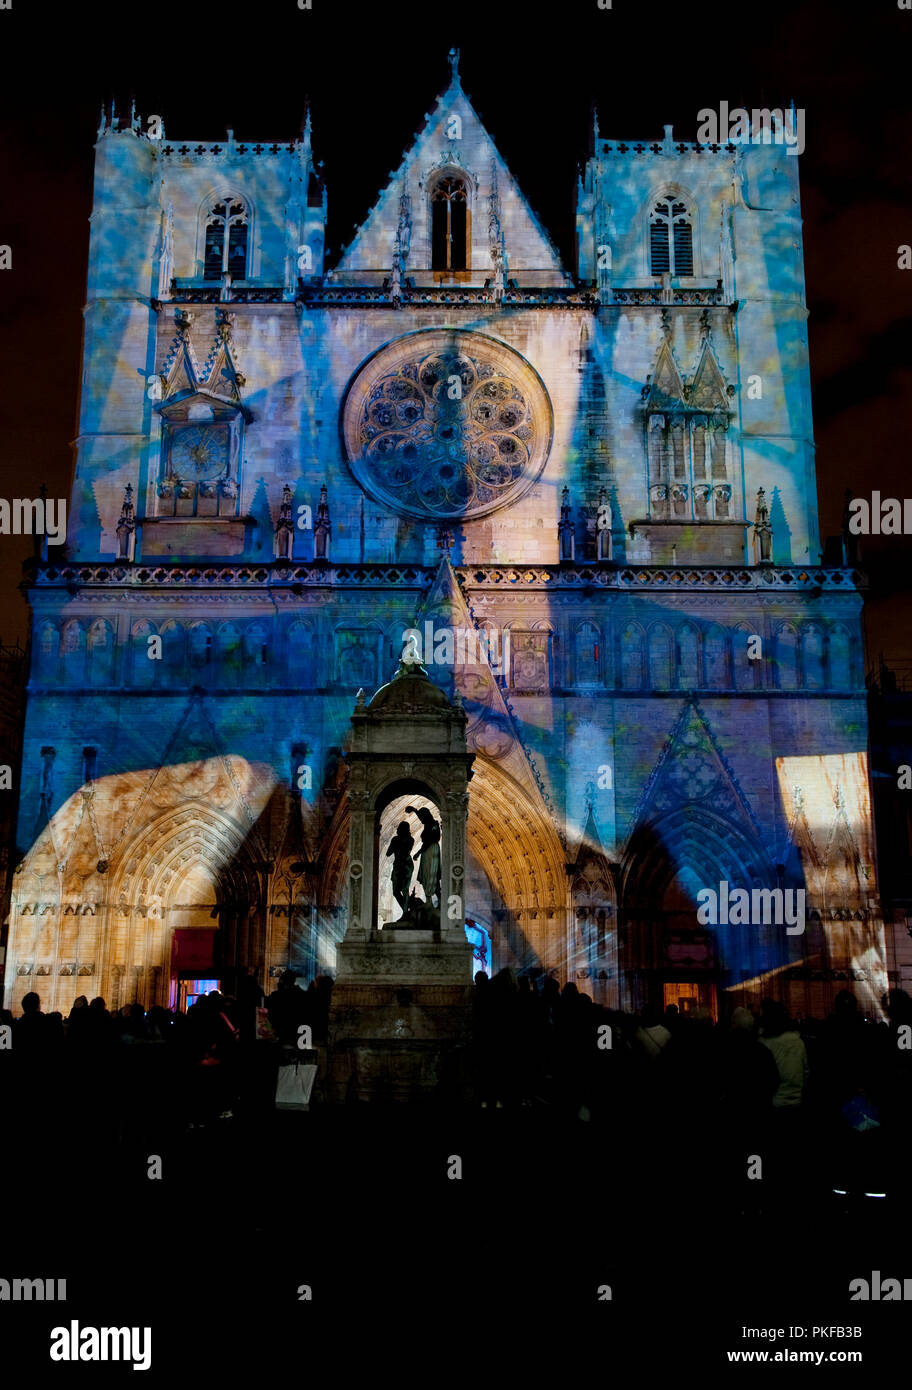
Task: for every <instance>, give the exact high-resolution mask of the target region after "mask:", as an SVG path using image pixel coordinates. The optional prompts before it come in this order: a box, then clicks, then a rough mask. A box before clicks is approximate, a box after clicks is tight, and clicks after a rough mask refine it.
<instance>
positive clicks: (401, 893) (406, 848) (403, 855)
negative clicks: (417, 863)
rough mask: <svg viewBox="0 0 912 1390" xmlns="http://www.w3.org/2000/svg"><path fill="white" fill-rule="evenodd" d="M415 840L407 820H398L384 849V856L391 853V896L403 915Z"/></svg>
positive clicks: (404, 913) (406, 906) (406, 901)
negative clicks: (397, 825)
mask: <svg viewBox="0 0 912 1390" xmlns="http://www.w3.org/2000/svg"><path fill="white" fill-rule="evenodd" d="M414 846H415V841H414V840H413V839H412V835H411V831H410V830H409V825H408V821H405V820H404V821H400V823H399V828H398V830H397V831H396V833H395V835H394V836H393V838H392V841H391V842H390V847H389V849H388V850H387V851H386V857H387V859H389V857H390V856H391V855H392V859H393V897H394V898H395V899H396V902H397V903H398V904H399V906H400V907H401V908H402V915H403V917H404V916H405V915H406V912H407V910H408V893H409V886H410V885H411V882H412V872H413V868H412V850H413V849H414Z"/></svg>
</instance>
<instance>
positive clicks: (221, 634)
mask: <svg viewBox="0 0 912 1390" xmlns="http://www.w3.org/2000/svg"><path fill="white" fill-rule="evenodd" d="M216 636H217V643H218V645H217V648H216V652H217V660H218V679H219V683H220V684H222V685H230V686H234V685H237V681H238V673H239V671H240V666H241V634H240V632H239V631H238V629H237V628H236V627H235V625H234V623H222V625H221V627H220V628H219V629H218V632H217V634H216Z"/></svg>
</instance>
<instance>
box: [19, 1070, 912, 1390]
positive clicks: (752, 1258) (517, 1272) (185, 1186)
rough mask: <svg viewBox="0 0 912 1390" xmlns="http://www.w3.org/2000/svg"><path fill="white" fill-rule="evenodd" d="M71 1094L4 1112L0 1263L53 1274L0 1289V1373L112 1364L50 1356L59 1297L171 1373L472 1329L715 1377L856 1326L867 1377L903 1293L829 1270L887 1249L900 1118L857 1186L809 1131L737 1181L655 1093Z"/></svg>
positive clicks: (447, 1341) (461, 1349)
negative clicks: (115, 1127)
mask: <svg viewBox="0 0 912 1390" xmlns="http://www.w3.org/2000/svg"><path fill="white" fill-rule="evenodd" d="M76 1100H78V1097H74V1096H73V1095H70V1096H68V1097H67V1096H60V1095H59V1094H57V1093H56V1092H55V1091H54V1088H53V1085H51V1084H49V1085H48V1089H47V1092H46V1095H45V1096H44V1097H43V1098H42V1100H41V1104H40V1106H34V1107H32V1108H31V1114H30V1115H25V1114H23V1113H22V1112H21V1108H20V1113H19V1115H18V1116H17V1117H14V1116H11V1115H9V1113H8V1112H7V1114H6V1123H5V1125H4V1129H3V1141H2V1145H0V1178H2V1191H3V1194H4V1203H3V1228H4V1229H3V1238H2V1246H0V1266H2V1267H0V1278H5V1279H12V1278H13V1277H14V1276H18V1277H32V1278H35V1277H43V1278H47V1279H50V1278H55V1279H59V1278H66V1280H67V1301H66V1303H65V1304H64V1303H54V1304H50V1303H47V1304H44V1305H41V1304H33V1303H28V1304H26V1303H12V1302H6V1303H3V1304H2V1305H0V1335H2V1343H0V1370H2V1371H3V1372H6V1375H4V1380H5V1382H6V1383H7V1384H13V1383H17V1382H14V1381H13V1380H12V1379H9V1378H8V1377H9V1375H10V1374H11V1373H12V1372H13V1371H14V1369H15V1368H19V1369H20V1371H25V1373H26V1374H27V1375H28V1377H29V1378H30V1379H31V1377H32V1376H33V1375H34V1374H35V1373H36V1372H37V1373H38V1376H39V1377H40V1380H41V1383H44V1377H45V1376H47V1377H51V1376H54V1377H58V1378H63V1379H66V1380H69V1379H70V1378H72V1376H74V1375H75V1376H76V1377H77V1378H79V1377H80V1376H81V1377H83V1378H86V1379H87V1378H88V1377H90V1376H91V1378H92V1380H93V1381H96V1380H101V1379H104V1378H105V1377H108V1378H110V1377H111V1376H122V1375H132V1374H133V1373H132V1371H131V1370H130V1368H129V1367H124V1366H123V1365H110V1364H108V1365H86V1366H83V1365H52V1364H51V1362H50V1361H49V1357H48V1346H49V1339H50V1333H51V1328H52V1327H54V1326H57V1325H60V1324H68V1323H69V1321H70V1320H71V1319H77V1320H79V1322H80V1324H81V1325H83V1326H85V1325H91V1326H101V1325H127V1326H133V1325H144V1326H150V1327H151V1328H152V1339H153V1356H152V1368H151V1371H150V1372H148V1373H147V1374H148V1376H149V1377H151V1378H155V1379H156V1380H159V1379H160V1380H161V1382H162V1383H164V1382H165V1380H166V1379H167V1380H168V1381H169V1383H174V1382H176V1383H177V1384H184V1383H191V1382H193V1381H196V1380H205V1381H206V1382H207V1383H208V1382H214V1383H219V1381H221V1383H223V1384H231V1385H234V1384H241V1383H242V1382H247V1381H248V1380H249V1377H250V1376H251V1375H254V1376H256V1377H257V1380H256V1383H257V1384H266V1385H271V1384H273V1385H285V1384H288V1385H292V1384H299V1383H304V1382H305V1381H311V1382H312V1379H313V1377H314V1376H318V1377H319V1379H320V1380H324V1379H326V1378H327V1377H332V1378H333V1379H336V1378H337V1377H341V1383H343V1384H344V1383H346V1382H347V1381H348V1379H349V1376H350V1375H351V1374H353V1373H354V1372H355V1370H356V1369H358V1368H360V1369H362V1370H363V1369H364V1368H365V1367H367V1368H368V1370H369V1368H370V1367H371V1365H373V1366H374V1371H375V1372H376V1374H377V1375H378V1376H379V1375H381V1373H382V1378H383V1382H384V1383H387V1382H388V1381H389V1380H390V1379H391V1378H393V1379H399V1378H402V1379H403V1380H404V1381H407V1382H408V1383H412V1382H413V1381H415V1380H416V1379H420V1380H421V1381H422V1382H424V1383H431V1384H437V1383H438V1382H442V1383H444V1384H445V1383H447V1382H448V1381H449V1380H450V1379H451V1377H455V1376H456V1374H467V1373H468V1374H471V1373H472V1366H473V1363H477V1362H478V1358H479V1357H480V1358H481V1364H489V1365H490V1358H491V1356H496V1355H497V1354H502V1355H503V1357H504V1359H505V1363H506V1364H507V1365H509V1364H511V1363H512V1365H513V1366H514V1367H515V1369H516V1370H517V1371H519V1369H520V1367H525V1369H524V1371H523V1374H524V1375H526V1376H529V1375H532V1376H534V1378H535V1379H536V1380H538V1379H539V1378H540V1376H541V1377H542V1378H543V1376H544V1372H543V1371H542V1372H541V1373H539V1372H538V1371H537V1370H536V1362H537V1361H538V1358H539V1357H540V1356H542V1355H545V1354H547V1353H553V1354H555V1355H556V1356H558V1357H560V1358H562V1359H563V1358H566V1365H565V1369H566V1370H567V1372H568V1375H569V1374H570V1370H571V1368H572V1367H575V1368H576V1370H575V1371H574V1372H573V1374H574V1375H575V1374H578V1373H583V1374H591V1373H592V1371H593V1369H597V1368H598V1367H599V1366H601V1367H602V1370H603V1372H604V1374H605V1376H606V1377H608V1376H609V1375H614V1374H616V1373H617V1372H618V1371H620V1370H623V1371H625V1372H627V1373H630V1374H634V1375H637V1376H638V1377H640V1378H641V1379H642V1378H645V1383H646V1384H647V1385H648V1384H650V1383H652V1382H653V1378H654V1377H658V1376H661V1377H663V1378H664V1377H666V1376H668V1375H669V1374H673V1375H675V1376H678V1375H680V1376H681V1377H687V1378H692V1377H697V1378H699V1379H702V1378H703V1376H704V1374H705V1373H707V1372H708V1373H709V1374H710V1375H715V1374H721V1375H728V1374H734V1375H735V1376H740V1375H742V1374H744V1373H745V1368H744V1367H743V1366H740V1367H734V1366H732V1365H731V1364H730V1363H729V1362H728V1359H727V1356H726V1353H727V1352H729V1351H736V1350H757V1349H759V1350H764V1349H767V1350H769V1352H770V1355H773V1354H774V1353H775V1351H776V1350H780V1351H781V1349H782V1348H783V1347H785V1348H787V1349H792V1350H804V1351H807V1350H814V1351H815V1352H821V1351H822V1352H823V1353H824V1354H825V1355H826V1356H827V1357H829V1356H830V1354H831V1353H832V1354H836V1355H839V1354H842V1353H845V1352H848V1351H853V1352H857V1351H859V1350H860V1351H861V1352H862V1353H863V1357H864V1360H863V1362H862V1363H860V1364H857V1363H856V1364H854V1365H852V1366H851V1369H852V1370H853V1371H854V1372H855V1373H856V1374H866V1375H867V1376H868V1377H870V1375H871V1374H872V1372H873V1373H875V1374H876V1373H877V1372H878V1371H886V1370H890V1369H891V1368H898V1367H900V1366H902V1365H903V1364H904V1363H905V1362H906V1361H907V1357H906V1355H905V1353H904V1352H903V1342H904V1341H906V1342H907V1341H908V1333H907V1331H906V1329H907V1327H908V1313H907V1305H904V1304H903V1303H902V1302H884V1301H882V1302H879V1303H874V1302H868V1303H863V1302H857V1301H856V1302H853V1301H851V1300H850V1295H849V1292H848V1286H849V1282H850V1281H851V1280H852V1279H855V1278H858V1277H864V1278H866V1279H868V1280H869V1281H870V1278H871V1274H872V1271H874V1270H879V1271H881V1275H882V1277H883V1278H887V1277H888V1276H894V1277H897V1278H899V1279H902V1278H903V1277H904V1276H909V1275H912V1250H910V1244H909V1239H908V1231H909V1221H908V1205H909V1203H908V1185H907V1181H906V1175H907V1172H908V1170H907V1166H906V1163H905V1158H904V1154H905V1146H904V1145H903V1146H901V1149H900V1151H898V1152H892V1153H887V1152H885V1151H883V1150H881V1151H880V1152H879V1153H878V1154H877V1155H876V1156H874V1157H875V1166H876V1167H878V1170H879V1171H883V1168H884V1165H886V1168H888V1169H889V1170H890V1172H891V1177H890V1179H889V1181H890V1184H891V1187H892V1190H891V1191H888V1194H887V1196H886V1197H885V1198H874V1197H865V1196H863V1195H861V1192H860V1190H859V1191H858V1192H857V1193H856V1194H854V1195H852V1194H850V1195H848V1196H845V1197H840V1196H837V1195H835V1194H834V1193H833V1191H832V1188H833V1186H834V1185H837V1181H836V1174H835V1171H834V1168H833V1162H832V1155H830V1156H829V1158H828V1155H827V1153H826V1152H821V1146H820V1145H819V1143H818V1138H819V1136H815V1135H814V1134H808V1135H806V1136H803V1137H802V1141H801V1143H800V1145H799V1147H797V1148H796V1149H795V1150H794V1151H793V1152H790V1153H786V1154H784V1155H783V1159H784V1162H783V1163H782V1164H781V1165H780V1167H779V1169H778V1171H777V1172H776V1173H775V1174H774V1175H773V1176H772V1177H771V1179H770V1181H769V1182H766V1181H765V1180H764V1182H763V1183H755V1184H752V1185H751V1188H750V1189H749V1188H748V1187H747V1185H746V1184H745V1183H743V1182H741V1181H740V1179H738V1180H736V1179H735V1178H734V1177H733V1173H734V1172H735V1171H737V1172H738V1173H739V1174H740V1171H741V1162H740V1158H739V1159H738V1161H737V1163H736V1164H735V1165H734V1167H733V1162H732V1155H731V1153H730V1151H729V1146H728V1145H727V1143H726V1139H725V1136H724V1135H721V1134H720V1133H719V1131H718V1129H717V1128H716V1127H715V1126H712V1125H710V1126H709V1128H708V1129H707V1128H701V1127H699V1126H697V1125H688V1123H687V1122H686V1116H682V1115H681V1114H680V1113H679V1112H677V1111H674V1110H673V1111H672V1112H671V1113H669V1114H668V1115H667V1116H663V1115H662V1114H656V1113H653V1114H651V1115H644V1114H643V1113H639V1114H638V1115H637V1117H636V1124H635V1126H634V1125H633V1124H632V1117H629V1116H625V1115H623V1114H621V1113H618V1114H616V1115H606V1114H602V1115H600V1116H596V1117H593V1118H592V1119H591V1120H589V1121H588V1122H586V1121H581V1120H579V1119H578V1118H577V1117H576V1116H574V1115H572V1114H569V1113H567V1112H564V1111H560V1110H556V1109H554V1108H551V1107H547V1106H542V1105H532V1106H529V1107H522V1108H515V1109H502V1110H499V1109H480V1108H477V1107H475V1108H472V1107H468V1108H467V1107H459V1108H455V1109H447V1108H442V1107H439V1106H435V1107H427V1108H423V1109H413V1108H396V1109H392V1108H383V1107H340V1108H337V1109H330V1108H322V1109H315V1110H313V1111H311V1112H310V1113H278V1112H271V1113H269V1112H263V1113H260V1114H257V1115H246V1116H239V1117H234V1118H232V1119H225V1120H213V1121H212V1122H210V1123H208V1124H206V1125H205V1126H203V1127H201V1128H195V1129H192V1130H184V1129H177V1128H172V1127H168V1128H167V1129H166V1130H164V1131H162V1132H160V1133H158V1134H156V1133H154V1132H151V1131H148V1130H143V1128H142V1126H139V1127H138V1128H137V1126H136V1125H135V1124H134V1125H133V1127H132V1130H131V1131H122V1132H120V1133H119V1134H118V1133H117V1132H115V1131H112V1130H110V1129H107V1130H106V1129H105V1128H104V1127H103V1126H93V1124H92V1123H91V1122H85V1121H84V1122H80V1121H79V1119H78V1117H77V1116H75V1115H74V1114H73V1102H74V1101H76ZM55 1111H56V1113H57V1115H58V1117H59V1119H58V1120H55ZM861 1137H862V1138H864V1137H865V1136H861ZM150 1155H158V1156H159V1157H160V1159H161V1177H160V1178H150V1177H149V1176H148V1174H149V1171H150V1161H151V1160H150ZM871 1156H873V1150H871V1151H870V1154H869V1155H865V1156H864V1157H863V1158H862V1160H861V1162H860V1166H859V1164H858V1163H855V1160H854V1159H853V1160H852V1163H854V1166H855V1171H856V1172H858V1173H863V1172H865V1171H867V1169H868V1158H869V1157H871ZM455 1157H458V1158H459V1159H461V1170H462V1176H461V1177H459V1178H456V1177H449V1176H448V1171H450V1172H452V1171H454V1163H453V1160H454V1158H455ZM855 1157H856V1158H857V1155H856V1156H855ZM839 1162H840V1163H842V1162H843V1158H840V1160H839ZM850 1166H851V1164H850ZM897 1180H899V1182H900V1186H899V1187H898V1188H896V1187H894V1186H892V1185H893V1184H894V1183H895V1182H896V1181H897ZM863 1183H864V1179H862V1185H863ZM760 1189H762V1195H761V1192H760ZM302 1286H307V1289H304V1288H302ZM605 1286H608V1287H609V1288H610V1291H611V1296H610V1299H609V1298H608V1297H607V1296H606V1289H605ZM308 1290H309V1293H310V1298H309V1299H307V1298H306V1293H307V1291H308ZM796 1325H797V1326H800V1327H803V1328H804V1329H806V1335H805V1336H804V1337H803V1338H800V1337H798V1336H796V1335H789V1329H790V1328H792V1327H794V1326H796ZM815 1326H817V1327H825V1328H833V1329H835V1328H837V1327H841V1328H844V1329H848V1328H861V1329H862V1336H861V1337H858V1336H855V1335H851V1336H843V1337H838V1336H837V1335H836V1334H835V1333H833V1334H830V1335H827V1336H826V1337H823V1336H821V1335H819V1334H818V1335H814V1334H813V1332H812V1329H813V1328H814V1327H815ZM745 1327H750V1328H754V1329H782V1330H783V1331H784V1332H785V1333H786V1335H785V1336H784V1337H781V1338H777V1339H776V1340H773V1341H771V1340H770V1339H768V1338H760V1337H751V1338H745V1336H744V1332H743V1329H744V1328H745ZM428 1335H430V1336H431V1337H432V1339H433V1340H432V1344H431V1346H430V1348H429V1349H428V1348H427V1347H426V1346H424V1345H423V1343H424V1338H425V1337H427V1336H428ZM476 1369H478V1366H476ZM771 1369H777V1368H771V1367H766V1368H762V1369H761V1368H760V1367H756V1366H755V1367H754V1368H753V1372H754V1373H756V1374H763V1373H766V1374H769V1372H770V1370H771ZM816 1369H818V1370H819V1372H820V1373H822V1374H823V1376H824V1377H825V1376H826V1373H827V1372H828V1371H830V1370H832V1365H831V1364H830V1363H829V1362H826V1363H825V1364H823V1365H821V1366H820V1367H819V1368H816ZM747 1373H750V1371H749V1370H748V1372H747ZM140 1383H145V1381H143V1382H140Z"/></svg>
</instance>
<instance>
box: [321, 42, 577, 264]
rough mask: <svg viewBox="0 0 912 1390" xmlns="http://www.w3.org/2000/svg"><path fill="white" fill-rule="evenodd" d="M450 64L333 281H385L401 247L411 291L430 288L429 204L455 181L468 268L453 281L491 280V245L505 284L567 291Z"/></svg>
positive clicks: (541, 233) (540, 231) (545, 242)
mask: <svg viewBox="0 0 912 1390" xmlns="http://www.w3.org/2000/svg"><path fill="white" fill-rule="evenodd" d="M451 63H452V65H453V73H452V77H451V80H450V83H449V86H448V87H447V89H446V91H445V92H444V93H443V95H442V96H441V97H440V98H439V99H438V101H437V102H436V104H435V105H434V107H433V109H432V111H431V112H430V114H429V115H427V116H426V118H425V125H424V127H423V129H422V130H421V131H420V132H419V133H418V134H417V135H416V136H415V138H414V141H413V144H412V147H411V149H410V150H408V151H407V152H406V153H405V154H404V156H403V159H402V163H401V164H400V166H399V168H398V170H397V171H396V172H395V173H394V174H393V175H392V176H391V179H390V182H389V183H388V184H387V186H386V188H385V189H384V190H383V192H382V193H381V194H380V197H379V199H378V200H377V202H376V204H375V205H374V207H373V208H372V209H371V211H370V213H369V214H368V216H367V219H366V220H365V221H364V223H363V224H362V225H361V227H360V228H359V230H358V231H357V233H356V234H355V237H354V239H353V240H352V242H351V243H350V244H349V246H348V247H347V248H346V250H345V251H344V252H343V254H342V257H341V259H340V261H339V264H338V265H337V266H336V268H335V269H334V271H333V272H332V274H331V275H330V277H329V278H330V280H341V281H343V282H344V283H346V284H356V283H359V282H362V281H363V282H371V281H373V280H374V279H380V280H382V278H383V277H384V276H389V275H390V273H391V269H392V265H393V259H394V256H395V254H396V246H397V240H399V242H400V245H402V249H403V252H404V253H405V254H404V256H403V259H404V268H403V272H402V273H403V274H404V276H406V277H408V278H410V279H412V280H413V281H414V282H415V283H416V284H433V283H434V280H435V275H434V272H433V270H432V247H431V210H430V198H431V194H432V193H433V191H434V188H435V187H436V185H437V184H438V182H439V180H440V179H441V178H444V177H452V178H455V179H460V180H462V181H463V182H464V183H465V185H466V190H467V196H468V208H469V216H468V242H469V254H468V256H467V261H468V268H467V270H465V271H460V272H459V273H458V275H454V277H453V278H454V279H458V281H459V283H464V284H470V285H483V284H484V282H485V280H487V279H489V278H491V277H492V276H493V275H494V274H495V264H494V257H493V256H492V252H491V247H492V243H493V244H497V245H502V246H503V248H504V249H505V251H506V261H507V266H506V274H507V277H508V278H517V279H518V281H519V283H526V284H529V285H555V286H556V285H571V284H572V279H571V277H570V275H569V274H568V273H567V272H566V271H565V270H564V268H563V267H562V265H561V262H560V258H559V256H558V254H557V251H556V250H555V248H554V246H553V245H552V243H551V241H550V238H549V237H548V235H547V233H546V232H545V230H544V228H543V227H542V226H541V224H540V222H539V221H538V218H537V217H536V215H535V213H534V212H533V211H532V209H531V207H530V206H529V204H528V203H527V202H526V200H525V198H524V197H523V195H522V193H521V192H520V190H519V187H518V185H517V184H516V181H515V180H514V178H513V176H512V174H511V173H510V171H509V169H508V168H507V165H506V164H505V162H504V160H503V159H502V158H501V155H500V153H499V152H498V150H497V147H496V146H495V144H494V142H493V140H492V139H491V137H490V136H489V135H488V133H487V131H486V130H485V128H484V126H483V125H482V123H481V120H480V119H479V117H478V115H477V113H476V111H475V109H474V107H473V106H472V104H471V102H470V101H469V99H468V97H467V96H466V94H465V92H464V91H463V88H462V83H461V82H460V79H459V72H458V67H457V64H456V62H455V61H454V60H453V57H452V55H451ZM403 218H404V221H403ZM498 223H499V229H498ZM401 232H404V235H403V236H401V237H400V233H401ZM403 243H404V245H403ZM406 248H407V250H406ZM437 278H439V276H438V277H437Z"/></svg>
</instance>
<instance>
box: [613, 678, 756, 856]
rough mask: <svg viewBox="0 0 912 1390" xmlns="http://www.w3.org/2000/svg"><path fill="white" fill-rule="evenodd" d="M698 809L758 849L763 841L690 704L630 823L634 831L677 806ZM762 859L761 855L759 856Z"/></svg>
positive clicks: (703, 720)
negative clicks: (733, 827)
mask: <svg viewBox="0 0 912 1390" xmlns="http://www.w3.org/2000/svg"><path fill="white" fill-rule="evenodd" d="M696 803H701V804H703V805H705V806H706V808H707V809H708V810H710V811H712V812H714V813H715V814H717V815H721V816H722V817H724V818H725V819H726V820H728V821H729V822H730V823H734V824H736V825H739V826H740V829H741V830H742V831H743V832H744V834H745V836H746V837H747V839H748V840H749V841H750V842H751V843H752V844H754V845H756V846H757V847H758V848H759V847H760V846H762V845H763V843H764V837H763V834H762V831H761V828H760V825H759V823H758V822H757V819H756V817H755V816H754V814H753V812H752V810H751V808H750V805H749V803H748V801H747V798H746V797H745V795H744V793H743V792H742V790H741V788H740V787H739V785H738V782H737V780H736V778H735V775H734V772H733V771H732V769H731V767H730V766H729V764H728V760H727V759H726V758H725V756H724V754H723V753H722V752H721V750H720V748H719V746H718V744H717V743H716V740H715V738H714V737H713V734H712V730H711V729H710V727H709V724H708V722H707V720H706V718H705V716H704V715H703V712H702V710H701V709H700V707H699V705H698V704H697V702H696V701H695V700H688V701H686V703H685V705H684V708H683V709H682V711H681V714H680V716H679V718H678V721H677V724H676V725H675V727H674V729H673V730H672V732H671V734H670V735H669V738H668V740H667V742H666V743H665V746H664V748H663V749H662V752H661V753H660V755H659V759H658V762H657V763H656V765H655V767H654V768H653V771H652V774H651V775H650V777H649V780H648V781H647V783H646V786H645V787H644V788H643V792H642V794H641V796H640V800H639V802H638V804H637V807H636V810H635V811H634V813H633V816H632V817H631V820H630V827H629V828H630V830H631V831H634V830H636V829H637V828H639V827H641V826H643V825H644V824H646V823H647V822H649V821H658V820H661V819H662V817H664V816H665V815H667V814H669V813H670V812H672V811H677V810H679V809H680V808H681V807H682V806H686V805H688V804H690V805H693V804H696ZM761 853H762V854H764V857H765V853H764V851H761Z"/></svg>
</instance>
